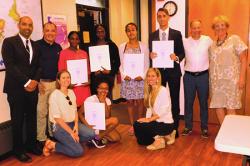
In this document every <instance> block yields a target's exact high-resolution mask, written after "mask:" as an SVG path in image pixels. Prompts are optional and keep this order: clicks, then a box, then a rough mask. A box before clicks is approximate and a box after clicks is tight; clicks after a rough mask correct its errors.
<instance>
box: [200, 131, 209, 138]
mask: <svg viewBox="0 0 250 166" xmlns="http://www.w3.org/2000/svg"><path fill="white" fill-rule="evenodd" d="M201 137H202V138H208V131H207V130H206V129H204V130H202V131H201Z"/></svg>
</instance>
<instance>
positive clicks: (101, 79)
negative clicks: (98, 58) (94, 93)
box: [95, 76, 110, 89]
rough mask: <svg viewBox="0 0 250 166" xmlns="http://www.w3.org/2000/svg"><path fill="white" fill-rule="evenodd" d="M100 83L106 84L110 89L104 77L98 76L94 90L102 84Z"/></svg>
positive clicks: (108, 82)
mask: <svg viewBox="0 0 250 166" xmlns="http://www.w3.org/2000/svg"><path fill="white" fill-rule="evenodd" d="M102 83H106V84H107V85H108V86H109V87H110V81H109V80H108V79H107V78H106V77H104V76H99V77H97V79H96V87H95V89H97V88H98V86H99V85H100V84H102Z"/></svg>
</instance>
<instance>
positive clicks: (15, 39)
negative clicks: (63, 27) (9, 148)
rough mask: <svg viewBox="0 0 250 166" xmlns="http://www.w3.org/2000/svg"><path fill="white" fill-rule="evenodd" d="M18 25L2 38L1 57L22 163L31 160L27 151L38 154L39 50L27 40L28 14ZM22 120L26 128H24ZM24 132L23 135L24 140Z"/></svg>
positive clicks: (30, 25)
mask: <svg viewBox="0 0 250 166" xmlns="http://www.w3.org/2000/svg"><path fill="white" fill-rule="evenodd" d="M18 28H19V34H18V35H16V36H12V37H9V38H6V39H5V40H4V41H3V46H2V56H3V60H4V64H5V67H6V76H5V82H4V93H7V97H8V98H7V99H8V102H9V106H10V114H11V122H12V135H13V152H14V155H15V157H16V158H17V159H18V160H19V161H21V162H31V158H30V156H28V155H27V154H26V153H27V152H28V153H32V154H35V155H41V151H40V150H39V149H38V148H37V146H36V133H37V132H36V119H37V116H36V106H37V98H38V93H37V92H38V90H37V85H38V80H39V78H40V68H39V64H38V63H39V51H38V47H37V46H36V45H35V43H34V42H33V41H32V40H30V35H31V33H32V31H33V21H32V19H31V18H30V17H28V16H24V17H21V18H20V20H19V23H18ZM24 120H25V126H26V130H23V125H24ZM23 131H26V133H23ZM23 134H25V137H26V141H25V142H24V141H23Z"/></svg>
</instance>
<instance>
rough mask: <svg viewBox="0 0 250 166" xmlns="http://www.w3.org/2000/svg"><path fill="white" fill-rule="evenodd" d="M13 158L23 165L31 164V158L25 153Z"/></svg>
mask: <svg viewBox="0 0 250 166" xmlns="http://www.w3.org/2000/svg"><path fill="white" fill-rule="evenodd" d="M15 157H16V159H17V160H19V161H21V162H23V163H31V162H32V159H31V157H30V156H28V155H27V154H25V153H20V154H15Z"/></svg>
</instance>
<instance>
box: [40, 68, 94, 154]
mask: <svg viewBox="0 0 250 166" xmlns="http://www.w3.org/2000/svg"><path fill="white" fill-rule="evenodd" d="M70 84H71V78H70V73H69V72H68V71H67V70H62V71H60V72H59V73H58V74H57V78H56V88H57V89H56V90H55V91H54V92H52V93H51V95H50V98H49V120H50V122H51V123H52V124H53V136H54V137H55V139H56V140H57V141H58V142H54V141H51V140H46V142H45V146H44V148H43V154H44V155H45V156H49V155H50V153H51V152H53V151H55V152H58V153H62V154H65V155H67V156H70V157H79V156H81V155H83V148H82V146H81V144H80V143H81V142H84V141H89V140H91V139H93V138H94V137H95V133H94V131H93V130H91V129H89V128H88V127H86V126H84V125H83V124H81V123H79V122H78V114H77V106H76V96H75V94H74V92H73V90H71V89H69V86H70Z"/></svg>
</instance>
